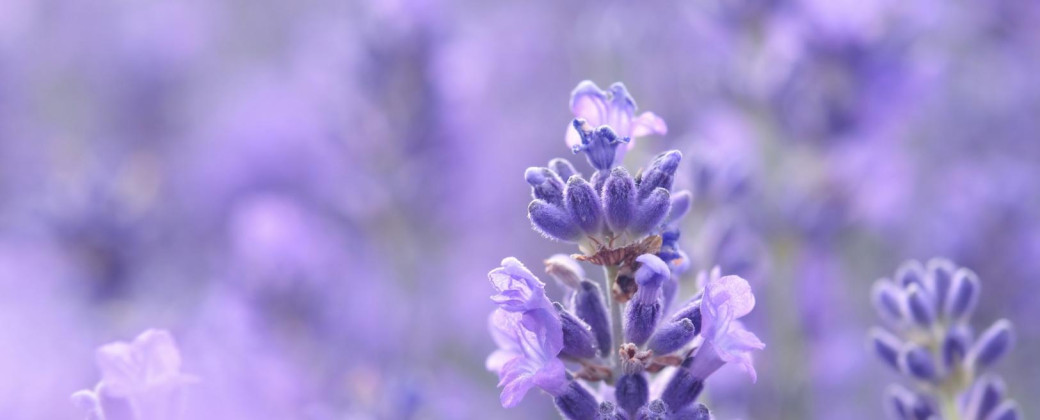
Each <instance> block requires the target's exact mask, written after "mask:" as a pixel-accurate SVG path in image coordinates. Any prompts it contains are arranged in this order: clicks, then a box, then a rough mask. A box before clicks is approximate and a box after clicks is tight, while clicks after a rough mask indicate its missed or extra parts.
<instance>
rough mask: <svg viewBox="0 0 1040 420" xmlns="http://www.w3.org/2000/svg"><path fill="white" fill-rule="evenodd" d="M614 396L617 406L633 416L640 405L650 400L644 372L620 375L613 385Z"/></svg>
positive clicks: (637, 411) (648, 386)
mask: <svg viewBox="0 0 1040 420" xmlns="http://www.w3.org/2000/svg"><path fill="white" fill-rule="evenodd" d="M614 398H615V399H616V400H617V404H618V406H619V407H621V408H622V409H624V410H625V411H626V412H628V414H629V415H632V416H635V415H636V414H637V413H639V407H642V406H643V405H644V404H646V402H647V401H648V400H650V385H649V384H648V383H647V382H646V374H644V373H643V372H638V373H630V374H626V375H621V378H618V381H617V384H615V385H614Z"/></svg>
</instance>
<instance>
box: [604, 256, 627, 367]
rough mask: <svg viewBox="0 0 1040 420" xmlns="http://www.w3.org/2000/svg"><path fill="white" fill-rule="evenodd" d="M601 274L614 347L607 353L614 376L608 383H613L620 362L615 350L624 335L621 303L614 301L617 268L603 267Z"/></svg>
mask: <svg viewBox="0 0 1040 420" xmlns="http://www.w3.org/2000/svg"><path fill="white" fill-rule="evenodd" d="M603 272H604V273H605V274H606V282H605V283H606V286H607V288H606V290H604V292H605V294H606V296H605V298H606V303H607V310H608V311H610V325H611V333H610V335H611V337H612V338H613V342H612V343H611V345H612V346H613V347H614V348H612V349H610V351H608V352H607V357H609V358H610V366H611V367H612V368H613V372H614V374H613V375H612V377H611V379H610V382H611V385H613V382H614V381H616V380H617V379H618V378H620V377H621V361H620V360H618V357H617V350H618V348H620V347H621V344H622V343H623V342H624V339H623V338H622V337H624V335H623V334H624V333H623V332H622V330H621V303H619V302H615V301H614V294H613V293H612V292H613V290H614V283H616V282H617V277H618V267H617V266H616V265H605V266H603Z"/></svg>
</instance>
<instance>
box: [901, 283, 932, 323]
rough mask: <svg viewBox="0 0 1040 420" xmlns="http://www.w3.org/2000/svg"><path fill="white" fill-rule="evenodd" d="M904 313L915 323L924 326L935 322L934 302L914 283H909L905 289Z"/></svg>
mask: <svg viewBox="0 0 1040 420" xmlns="http://www.w3.org/2000/svg"><path fill="white" fill-rule="evenodd" d="M906 314H907V315H908V318H910V319H912V320H913V321H914V323H915V324H917V325H920V326H922V327H925V328H927V327H929V326H931V325H932V323H933V322H935V304H934V302H933V301H932V300H931V299H929V296H928V293H927V292H926V291H925V290H924V289H922V288H921V286H920V285H918V284H916V283H914V284H911V285H910V287H908V288H907V291H906Z"/></svg>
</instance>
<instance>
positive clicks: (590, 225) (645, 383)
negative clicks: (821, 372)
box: [487, 82, 765, 419]
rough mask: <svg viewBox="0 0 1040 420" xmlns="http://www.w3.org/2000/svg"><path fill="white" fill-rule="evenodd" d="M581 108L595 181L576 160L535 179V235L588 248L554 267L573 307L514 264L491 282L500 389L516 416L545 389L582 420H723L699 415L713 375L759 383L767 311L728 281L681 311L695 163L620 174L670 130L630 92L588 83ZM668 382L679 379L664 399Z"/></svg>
mask: <svg viewBox="0 0 1040 420" xmlns="http://www.w3.org/2000/svg"><path fill="white" fill-rule="evenodd" d="M571 105H572V110H574V113H575V116H576V117H577V118H575V119H574V120H573V121H572V123H571V127H572V128H573V129H572V130H569V131H568V144H569V145H570V146H571V148H572V150H573V151H574V152H575V153H585V155H586V158H587V159H588V161H589V164H590V165H591V166H592V168H593V169H594V172H593V173H592V175H591V176H590V177H588V178H585V177H583V176H582V174H581V173H580V172H579V171H578V170H577V169H576V168H575V167H574V165H572V164H571V163H570V162H568V161H567V160H565V159H553V160H552V161H550V162H549V164H548V165H547V166H545V167H532V168H529V169H527V171H526V172H525V174H524V178H525V179H526V180H527V182H528V184H530V185H531V195H532V198H533V201H532V202H531V204H530V205H529V206H528V218H529V219H530V221H531V224H532V226H533V228H534V229H535V230H536V231H538V232H539V233H541V234H542V235H544V236H545V237H547V238H549V239H553V240H557V241H562V242H570V243H576V244H577V246H578V250H579V253H578V254H575V255H572V256H566V255H559V254H558V255H554V256H552V257H550V258H549V259H548V260H546V272H547V273H548V274H549V275H550V276H551V277H553V278H554V279H556V280H557V282H558V283H559V284H560V285H561V286H562V287H563V288H564V289H565V290H566V292H565V295H564V296H563V299H562V301H561V302H552V301H551V300H550V299H549V298H548V296H546V294H545V288H544V284H543V283H542V282H541V281H540V280H539V279H538V278H537V277H536V276H535V275H534V274H533V273H531V271H530V270H528V269H527V268H526V267H524V266H523V264H521V263H520V262H519V261H518V260H516V259H514V258H507V259H505V260H503V261H502V265H501V267H500V268H497V269H495V270H493V271H491V273H490V274H489V278H490V280H491V282H492V284H493V285H494V287H495V289H496V290H497V291H498V293H497V294H496V295H494V296H492V301H494V302H495V303H496V304H498V306H499V307H498V309H496V310H495V311H494V312H493V313H492V315H491V326H492V328H491V330H492V336H493V337H494V338H495V341H496V343H497V344H498V346H499V349H498V350H496V351H495V352H494V353H493V354H492V355H491V356H490V357H489V358H488V361H487V367H488V369H489V370H491V371H494V372H496V373H497V374H498V375H499V378H500V384H499V385H500V386H502V387H503V389H502V396H501V397H502V405H503V406H504V407H512V406H514V405H516V404H517V403H519V402H520V400H521V399H522V398H523V397H524V396H525V395H526V394H527V392H528V391H529V390H530V389H531V388H539V389H541V390H542V391H544V392H546V393H548V394H549V395H551V396H552V397H553V401H554V403H555V404H556V406H557V408H558V409H559V411H560V413H561V414H562V415H563V416H564V417H565V418H569V419H666V418H667V419H673V418H674V419H687V418H689V419H710V418H711V414H710V413H709V412H708V409H707V408H706V407H704V406H703V405H701V404H694V401H695V400H696V398H697V397H698V396H699V394H700V393H701V391H702V390H703V389H704V382H705V380H706V379H707V378H708V377H709V376H710V375H711V374H713V373H714V372H715V371H717V370H718V369H719V368H720V367H722V366H723V365H725V364H727V363H735V364H737V365H739V366H741V367H743V368H744V369H745V370H747V372H748V373H749V375H750V377H751V379H752V381H754V380H755V379H756V374H755V369H754V366H753V364H752V360H751V352H752V351H753V350H760V349H762V348H764V347H765V344H763V343H762V342H761V341H760V340H759V339H758V337H756V336H755V335H754V334H752V333H751V332H749V331H747V330H746V329H745V328H744V327H743V325H742V324H741V323H740V322H739V321H738V319H739V318H741V317H743V316H745V315H747V314H748V313H749V312H751V310H752V309H753V308H754V306H755V297H754V294H753V293H752V292H751V288H750V286H749V285H748V283H747V281H745V280H744V279H742V278H740V277H737V276H721V274H720V273H719V270H718V269H715V270H713V271H712V273H711V274H710V275H709V274H708V273H702V274H701V278H702V279H703V281H702V282H701V283H700V284H701V286H702V288H701V289H700V290H698V291H697V293H695V294H694V295H693V297H692V298H690V299H689V300H687V301H686V302H685V303H684V304H682V305H678V307H676V306H675V305H673V303H674V301H675V299H676V297H677V293H678V288H679V278H680V276H681V275H682V274H683V273H684V272H685V271H687V270H688V268H689V259H688V258H687V257H686V254H685V253H684V252H683V251H682V250H681V249H680V247H679V243H678V239H679V236H680V232H679V229H678V222H679V221H680V220H681V219H682V217H683V216H685V214H686V213H687V212H688V211H689V209H690V207H691V203H692V201H693V196H692V194H690V193H689V192H687V191H678V192H675V191H673V190H672V187H673V183H674V179H675V174H676V171H677V169H678V166H679V163H680V161H681V160H682V154H681V153H680V152H679V151H677V150H673V151H668V152H665V153H661V154H659V155H657V156H656V157H654V158H653V159H652V160H651V162H650V163H649V164H648V165H647V167H646V168H644V169H643V170H640V171H638V172H636V175H635V176H632V175H631V172H629V171H628V170H627V169H625V168H623V167H621V166H618V162H619V161H620V159H621V157H622V155H623V154H624V152H625V151H626V150H628V148H629V147H630V146H631V144H632V141H631V136H639V135H645V134H651V133H661V134H663V133H664V132H665V131H666V128H665V125H664V122H663V121H662V120H660V118H658V117H657V116H656V115H654V114H652V113H644V114H642V115H640V116H639V117H635V101H634V100H633V99H632V98H631V97H630V96H629V95H628V91H627V90H626V89H625V88H624V86H623V85H621V84H620V83H616V84H614V85H612V86H611V89H610V90H609V91H601V90H599V88H598V87H596V86H595V84H593V83H591V82H582V83H581V84H579V86H578V88H576V89H575V90H574V92H573V94H572V98H571ZM580 262H585V263H590V264H595V265H599V266H602V267H603V271H604V273H605V276H604V277H605V278H604V279H603V282H602V283H601V284H597V282H595V281H592V280H589V279H588V278H586V273H585V270H584V269H583V268H582V266H581V264H580ZM655 375H670V379H668V380H667V381H665V382H666V384H667V385H666V386H665V388H664V390H663V391H662V392H661V393H660V395H653V396H652V395H650V385H649V384H650V383H651V380H650V378H651V377H652V376H655ZM596 383H599V386H597V387H591V385H593V384H596ZM591 389H596V390H597V391H596V392H593V391H590V390H591Z"/></svg>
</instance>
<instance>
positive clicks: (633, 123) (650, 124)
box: [566, 80, 668, 162]
mask: <svg viewBox="0 0 1040 420" xmlns="http://www.w3.org/2000/svg"><path fill="white" fill-rule="evenodd" d="M570 106H571V112H573V113H574V117H576V118H583V119H585V121H588V123H589V124H591V125H593V126H596V127H598V126H601V125H608V126H610V127H611V128H613V129H614V130H615V131H616V132H617V133H618V135H620V136H622V137H633V138H636V137H643V136H647V135H650V134H667V133H668V126H667V125H665V123H664V120H662V119H661V117H658V116H657V115H655V114H654V113H653V112H644V113H642V114H639V116H636V115H635V113H636V101H635V99H633V98H632V96H631V95H629V93H628V89H626V88H625V85H624V84H622V83H620V82H617V83H614V84H612V85H610V89H609V90H606V91H604V90H602V89H600V88H599V86H596V84H595V83H593V82H592V81H589V80H585V81H582V82H581V83H578V86H577V87H575V88H574V91H572V92H571V101H570ZM566 141H567V146H568V147H571V148H573V147H574V146H577V145H578V144H580V142H581V137H580V135H579V134H578V132H577V131H576V130H574V129H572V128H571V127H567V135H566ZM631 148H632V143H629V144H628V145H627V146H626V147H620V148H618V151H617V156H616V157H615V161H616V162H620V161H621V159H622V158H623V157H624V154H625V152H626V151H628V150H629V149H631Z"/></svg>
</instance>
